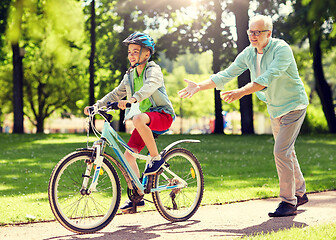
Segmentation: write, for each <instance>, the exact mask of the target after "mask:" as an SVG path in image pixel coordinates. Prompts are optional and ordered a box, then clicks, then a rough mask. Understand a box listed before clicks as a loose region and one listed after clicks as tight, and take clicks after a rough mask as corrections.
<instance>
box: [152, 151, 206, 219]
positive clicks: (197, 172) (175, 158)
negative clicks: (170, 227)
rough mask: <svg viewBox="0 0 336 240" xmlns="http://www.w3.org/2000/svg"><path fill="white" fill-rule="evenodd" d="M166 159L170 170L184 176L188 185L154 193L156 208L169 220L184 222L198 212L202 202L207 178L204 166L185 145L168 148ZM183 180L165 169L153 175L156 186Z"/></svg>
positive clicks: (172, 184) (174, 183)
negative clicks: (203, 169) (203, 170)
mask: <svg viewBox="0 0 336 240" xmlns="http://www.w3.org/2000/svg"><path fill="white" fill-rule="evenodd" d="M164 159H165V161H166V163H168V165H169V170H170V171H172V172H173V173H175V174H176V175H177V176H178V177H180V178H181V179H183V180H184V181H185V182H186V183H187V186H185V187H181V188H173V189H170V190H162V191H156V192H153V194H152V195H153V201H154V203H155V207H156V209H157V210H158V211H159V213H160V214H161V216H163V217H164V218H165V219H167V220H168V221H171V222H179V221H185V220H187V219H189V218H190V217H192V216H193V215H194V214H195V212H196V211H197V209H198V207H199V206H200V204H201V201H202V197H203V191H204V178H203V172H202V168H201V165H200V163H199V161H198V160H197V158H196V157H195V156H194V155H193V154H192V153H191V152H190V151H188V150H186V149H183V148H173V149H171V150H169V151H168V152H167V154H166V155H165V156H164ZM181 183H182V182H181V180H179V179H178V178H177V177H176V176H174V175H173V174H171V173H169V172H168V171H163V172H162V173H161V174H160V175H155V176H154V181H153V188H159V186H174V185H179V184H181Z"/></svg>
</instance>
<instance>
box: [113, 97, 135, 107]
mask: <svg viewBox="0 0 336 240" xmlns="http://www.w3.org/2000/svg"><path fill="white" fill-rule="evenodd" d="M136 102H137V100H136V98H134V97H131V99H130V100H121V101H119V103H118V107H119V108H120V109H122V110H125V109H126V108H127V107H129V106H126V104H127V103H129V104H132V103H136Z"/></svg>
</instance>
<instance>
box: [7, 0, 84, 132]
mask: <svg viewBox="0 0 336 240" xmlns="http://www.w3.org/2000/svg"><path fill="white" fill-rule="evenodd" d="M79 6H80V3H79V2H76V1H67V0H62V1H57V0H50V1H47V2H39V3H38V4H37V5H34V4H31V5H24V7H25V10H24V14H23V20H22V25H21V29H22V31H21V32H20V31H19V33H17V31H18V29H16V28H15V25H13V20H12V19H14V18H15V17H16V14H17V13H16V11H15V9H14V8H13V11H12V12H11V14H10V20H9V23H10V24H9V27H8V30H7V40H8V41H13V39H16V37H17V36H18V37H19V38H20V39H21V41H20V43H21V44H22V47H23V48H24V51H25V56H24V58H23V65H24V90H25V91H24V100H25V101H24V102H25V107H24V109H25V114H26V115H27V116H28V117H29V119H30V120H31V122H32V123H33V124H34V125H35V126H36V127H37V131H38V132H41V131H43V123H44V119H45V118H47V117H49V116H50V115H51V114H52V113H53V112H54V111H56V110H58V109H60V110H63V109H66V110H68V111H69V109H71V110H73V111H75V110H77V109H78V107H77V106H76V101H77V100H78V99H80V98H81V96H82V90H83V87H84V86H85V85H84V84H83V80H84V78H85V68H86V67H87V64H86V62H87V60H86V59H85V58H86V56H85V55H86V49H85V45H84V44H83V39H84V35H83V34H84V31H83V30H84V28H83V27H84V26H83V23H82V21H81V19H83V14H82V11H81V8H80V7H79ZM10 57H11V55H10V54H9V53H8V54H7V59H6V61H4V62H3V63H4V64H3V65H2V66H0V67H1V68H2V70H4V71H2V76H3V77H2V78H1V80H0V81H2V82H3V84H5V85H7V86H10V87H9V88H7V89H6V91H4V92H3V93H4V95H2V96H1V101H3V103H4V105H9V104H10V103H11V99H12V97H11V88H12V87H11V82H10V80H11V77H10V72H9V71H8V70H7V69H11V67H10V65H11V61H10Z"/></svg>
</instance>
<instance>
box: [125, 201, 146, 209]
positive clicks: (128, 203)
mask: <svg viewBox="0 0 336 240" xmlns="http://www.w3.org/2000/svg"><path fill="white" fill-rule="evenodd" d="M144 206H145V200H143V199H142V200H141V201H140V202H138V204H137V207H144ZM132 207H133V202H132V201H131V200H129V199H128V200H126V201H125V203H124V205H122V206H121V207H120V210H122V211H126V210H129V209H132Z"/></svg>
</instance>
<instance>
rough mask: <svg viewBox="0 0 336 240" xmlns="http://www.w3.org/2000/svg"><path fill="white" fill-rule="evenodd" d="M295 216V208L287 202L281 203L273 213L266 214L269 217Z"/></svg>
mask: <svg viewBox="0 0 336 240" xmlns="http://www.w3.org/2000/svg"><path fill="white" fill-rule="evenodd" d="M293 215H296V206H295V205H292V204H290V203H287V202H281V203H280V204H279V206H278V208H277V209H276V210H275V212H272V213H271V212H270V213H268V216H270V217H286V216H293Z"/></svg>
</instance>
